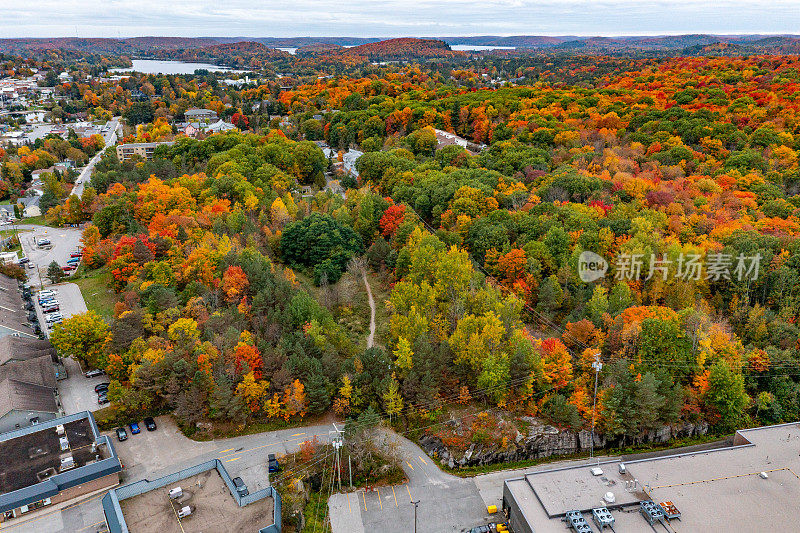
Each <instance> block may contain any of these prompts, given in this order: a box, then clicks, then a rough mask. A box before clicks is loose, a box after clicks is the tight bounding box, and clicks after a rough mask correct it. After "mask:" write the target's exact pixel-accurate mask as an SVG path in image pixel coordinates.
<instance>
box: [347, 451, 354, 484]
mask: <svg viewBox="0 0 800 533" xmlns="http://www.w3.org/2000/svg"><path fill="white" fill-rule="evenodd" d="M347 469H348V470H349V471H350V489H351V490H352V489H353V461H352V459H350V454H349V453H348V454H347Z"/></svg>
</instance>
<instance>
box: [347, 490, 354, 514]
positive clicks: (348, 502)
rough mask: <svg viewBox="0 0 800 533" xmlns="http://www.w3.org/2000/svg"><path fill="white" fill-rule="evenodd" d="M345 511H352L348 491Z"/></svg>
mask: <svg viewBox="0 0 800 533" xmlns="http://www.w3.org/2000/svg"><path fill="white" fill-rule="evenodd" d="M347 512H348V513H352V512H353V508H352V507H350V493H349V492H348V493H347Z"/></svg>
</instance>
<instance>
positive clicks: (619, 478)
mask: <svg viewBox="0 0 800 533" xmlns="http://www.w3.org/2000/svg"><path fill="white" fill-rule="evenodd" d="M798 448H800V423H797V422H792V423H789V424H782V425H777V426H768V427H761V428H754V429H745V430H740V431H737V432H736V434H735V435H734V439H733V445H732V446H728V447H722V448H716V449H707V450H704V451H698V452H690V453H677V454H674V455H665V456H660V457H654V458H650V459H641V460H633V461H624V462H623V461H621V460H619V459H613V460H604V461H598V462H596V463H591V464H584V465H581V466H574V467H566V468H557V469H551V470H541V471H536V472H531V473H529V474H526V475H524V476H522V477H517V478H514V479H508V480H506V481H505V482H504V486H503V500H502V508H501V509H502V512H503V513H504V514H505V518H507V519H508V524H509V529H510V531H511V532H512V533H533V532H536V533H549V532H563V531H564V530H565V529H567V528H572V529H574V530H575V531H586V532H589V531H604V529H605V528H606V527H609V528H610V529H611V530H612V531H615V532H617V533H628V532H637V533H638V532H648V531H649V532H652V531H654V530H656V528H654V527H653V526H654V525H658V529H657V530H658V531H677V530H680V531H737V532H753V533H755V532H760V531H767V530H769V531H797V501H798V499H800V477H798V474H799V473H800V456H798V453H797V450H798ZM676 520H679V521H678V522H676ZM565 522H566V524H565ZM590 523H591V525H590ZM767 525H768V527H765V526H767Z"/></svg>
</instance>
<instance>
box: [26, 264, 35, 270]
mask: <svg viewBox="0 0 800 533" xmlns="http://www.w3.org/2000/svg"><path fill="white" fill-rule="evenodd" d="M34 268H36V265H35V264H34V263H28V269H30V270H33V269H34Z"/></svg>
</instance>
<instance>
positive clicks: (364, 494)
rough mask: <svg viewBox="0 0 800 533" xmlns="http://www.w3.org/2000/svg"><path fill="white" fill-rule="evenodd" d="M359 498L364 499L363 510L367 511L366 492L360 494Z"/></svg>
mask: <svg viewBox="0 0 800 533" xmlns="http://www.w3.org/2000/svg"><path fill="white" fill-rule="evenodd" d="M361 496H363V497H364V510H365V511H366V510H367V491H364V492H362V493H361Z"/></svg>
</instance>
